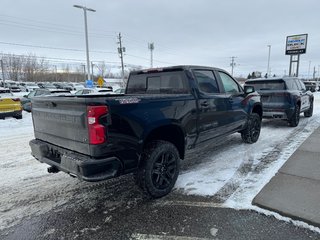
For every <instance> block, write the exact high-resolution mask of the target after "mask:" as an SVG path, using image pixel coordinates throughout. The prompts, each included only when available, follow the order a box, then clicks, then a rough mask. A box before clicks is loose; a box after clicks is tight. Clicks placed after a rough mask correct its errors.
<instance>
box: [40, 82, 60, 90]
mask: <svg viewBox="0 0 320 240" xmlns="http://www.w3.org/2000/svg"><path fill="white" fill-rule="evenodd" d="M43 87H44V88H45V89H58V88H57V87H56V86H55V85H53V84H52V83H44V84H43Z"/></svg>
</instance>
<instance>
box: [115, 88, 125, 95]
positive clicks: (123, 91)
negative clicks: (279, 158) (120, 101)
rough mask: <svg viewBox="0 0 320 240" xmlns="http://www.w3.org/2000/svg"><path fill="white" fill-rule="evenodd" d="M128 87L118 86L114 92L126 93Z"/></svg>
mask: <svg viewBox="0 0 320 240" xmlns="http://www.w3.org/2000/svg"><path fill="white" fill-rule="evenodd" d="M125 91H126V89H125V88H118V89H116V90H114V93H116V94H123V93H125Z"/></svg>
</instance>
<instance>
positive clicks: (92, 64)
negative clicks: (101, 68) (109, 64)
mask: <svg viewBox="0 0 320 240" xmlns="http://www.w3.org/2000/svg"><path fill="white" fill-rule="evenodd" d="M93 66H94V63H93V62H91V76H92V80H93Z"/></svg>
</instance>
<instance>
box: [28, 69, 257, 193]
mask: <svg viewBox="0 0 320 240" xmlns="http://www.w3.org/2000/svg"><path fill="white" fill-rule="evenodd" d="M126 93H127V94H126V95H121V96H119V95H112V94H105V95H90V94H87V95H78V96H75V95H73V96H68V97H63V96H54V97H51V96H47V97H45V98H33V99H32V108H33V116H32V117H33V125H34V133H35V135H34V136H35V139H34V140H32V141H30V146H31V150H32V155H33V156H34V157H35V158H36V159H37V160H38V161H40V162H44V163H47V164H48V165H49V166H50V167H49V168H48V172H51V173H56V172H59V171H63V172H66V173H68V174H70V175H71V176H76V177H78V178H79V179H82V180H85V181H92V182H94V181H102V180H106V179H110V178H114V177H117V176H120V175H124V174H128V173H135V174H136V179H137V183H138V184H139V185H140V187H141V188H142V189H143V190H144V191H145V192H146V193H147V194H149V195H150V196H151V197H154V198H158V197H162V196H164V195H166V194H168V193H169V192H170V191H171V189H172V188H173V186H174V184H175V182H176V180H177V177H178V174H179V166H180V159H184V157H185V155H186V154H187V152H188V150H190V149H193V148H196V147H198V146H200V145H202V144H204V143H208V142H210V141H215V142H216V141H221V139H222V138H223V137H225V136H226V135H229V134H232V133H237V132H239V133H240V134H241V137H242V139H243V141H244V142H246V143H254V142H256V141H257V140H258V138H259V135H260V128H261V117H262V106H261V102H260V96H259V95H258V94H257V93H256V92H254V89H253V88H252V87H247V88H245V89H243V88H242V87H241V86H240V84H239V83H238V82H237V81H236V80H235V79H234V78H233V77H232V76H231V75H230V74H228V73H227V72H226V71H224V70H222V69H218V68H210V67H201V66H174V67H167V68H161V69H147V70H143V71H133V72H131V73H130V75H129V79H128V85H127V88H126ZM48 126H50V127H48Z"/></svg>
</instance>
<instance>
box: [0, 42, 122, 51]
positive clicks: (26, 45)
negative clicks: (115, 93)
mask: <svg viewBox="0 0 320 240" xmlns="http://www.w3.org/2000/svg"><path fill="white" fill-rule="evenodd" d="M0 44H5V45H13V46H22V47H32V48H44V49H52V50H63V51H74V52H84V51H85V50H82V49H75V48H60V47H49V46H39V45H31V44H22V43H9V42H2V41H0ZM90 52H94V53H108V54H117V53H116V52H106V51H95V50H94V51H90Z"/></svg>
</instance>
